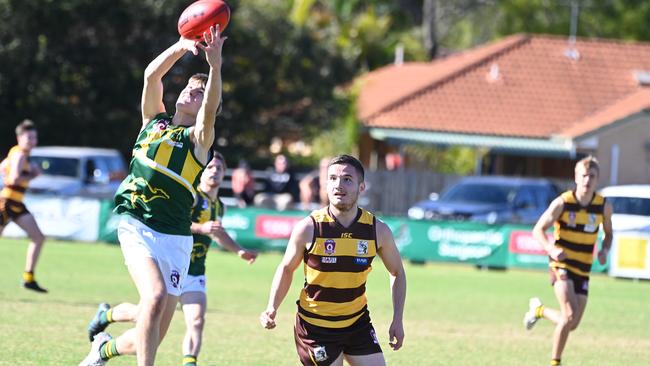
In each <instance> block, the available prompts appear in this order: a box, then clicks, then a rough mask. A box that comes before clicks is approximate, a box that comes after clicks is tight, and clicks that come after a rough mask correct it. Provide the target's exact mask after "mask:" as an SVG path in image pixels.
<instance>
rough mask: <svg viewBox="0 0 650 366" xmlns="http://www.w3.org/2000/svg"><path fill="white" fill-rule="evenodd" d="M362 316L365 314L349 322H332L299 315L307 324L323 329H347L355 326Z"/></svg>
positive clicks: (348, 320)
mask: <svg viewBox="0 0 650 366" xmlns="http://www.w3.org/2000/svg"><path fill="white" fill-rule="evenodd" d="M362 315H363V313H362V314H359V315H357V316H355V317H353V318H350V319H347V320H336V321H331V320H324V319H316V318H312V317H309V316H306V315H303V314H301V313H298V316H299V317H301V318H302V319H303V320H304V321H306V322H307V323H309V324H313V325H315V326H318V327H323V328H346V327H349V326H350V325H352V324H354V323H355V322H356V321H357V320H359V318H361V316H362Z"/></svg>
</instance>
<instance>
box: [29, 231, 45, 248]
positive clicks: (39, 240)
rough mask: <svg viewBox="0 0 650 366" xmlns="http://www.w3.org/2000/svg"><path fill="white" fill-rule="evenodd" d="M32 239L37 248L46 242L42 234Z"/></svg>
mask: <svg viewBox="0 0 650 366" xmlns="http://www.w3.org/2000/svg"><path fill="white" fill-rule="evenodd" d="M30 239H31V240H32V242H33V243H34V244H35V245H37V246H41V245H43V243H44V242H45V236H44V235H43V234H42V233H40V232H38V233H35V234H32V237H31V238H30Z"/></svg>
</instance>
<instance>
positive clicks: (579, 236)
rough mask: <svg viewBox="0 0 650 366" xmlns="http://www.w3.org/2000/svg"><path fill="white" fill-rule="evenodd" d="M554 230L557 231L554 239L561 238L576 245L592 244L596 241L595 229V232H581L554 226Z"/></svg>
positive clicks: (596, 233)
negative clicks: (558, 228)
mask: <svg viewBox="0 0 650 366" xmlns="http://www.w3.org/2000/svg"><path fill="white" fill-rule="evenodd" d="M555 232H556V233H557V234H556V236H555V238H556V239H560V238H562V239H564V240H566V241H570V242H571V243H574V244H578V245H593V244H594V243H595V242H596V239H598V232H597V231H596V232H595V233H581V232H579V231H570V230H567V229H560V230H557V228H556V230H555Z"/></svg>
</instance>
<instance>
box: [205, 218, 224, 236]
mask: <svg viewBox="0 0 650 366" xmlns="http://www.w3.org/2000/svg"><path fill="white" fill-rule="evenodd" d="M223 230H224V228H223V226H221V222H220V221H206V222H204V223H203V224H202V225H201V233H203V234H204V235H215V234H217V233H219V232H221V231H223Z"/></svg>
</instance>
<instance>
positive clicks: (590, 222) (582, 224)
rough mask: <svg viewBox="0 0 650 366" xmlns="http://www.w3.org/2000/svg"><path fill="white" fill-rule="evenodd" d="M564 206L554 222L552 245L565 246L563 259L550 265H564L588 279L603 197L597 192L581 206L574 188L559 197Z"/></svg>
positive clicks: (603, 205) (558, 266) (554, 266)
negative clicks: (589, 200)
mask: <svg viewBox="0 0 650 366" xmlns="http://www.w3.org/2000/svg"><path fill="white" fill-rule="evenodd" d="M560 197H562V201H564V209H563V210H562V214H561V215H560V217H559V218H558V220H557V221H556V222H555V223H554V229H555V245H556V246H558V247H561V248H562V249H564V253H565V254H566V258H565V259H564V260H562V261H554V260H551V261H550V263H549V266H550V267H553V268H565V269H566V270H567V271H569V272H572V273H573V274H575V275H578V276H580V277H583V278H589V272H590V271H591V264H592V263H593V260H594V255H593V252H594V245H595V244H596V241H597V240H598V230H599V228H600V224H602V222H603V211H604V209H605V198H604V197H603V196H601V195H599V194H597V193H594V197H593V198H592V199H591V202H589V204H588V205H587V206H581V205H580V203H579V202H578V200H577V199H576V196H575V193H574V192H573V191H567V192H564V193H562V195H561V196H560Z"/></svg>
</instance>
